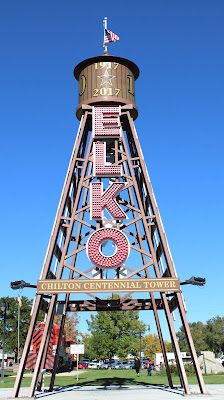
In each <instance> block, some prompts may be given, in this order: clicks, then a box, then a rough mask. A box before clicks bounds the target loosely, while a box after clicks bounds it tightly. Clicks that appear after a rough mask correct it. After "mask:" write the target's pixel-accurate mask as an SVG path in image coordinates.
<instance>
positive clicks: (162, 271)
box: [13, 53, 206, 397]
mask: <svg viewBox="0 0 224 400" xmlns="http://www.w3.org/2000/svg"><path fill="white" fill-rule="evenodd" d="M74 75H75V78H76V79H77V80H78V82H79V104H78V107H77V112H76V115H77V118H78V119H79V120H80V126H79V129H78V133H77V137H76V140H75V143H74V148H73V151H72V156H71V160H70V163H69V166H68V171H67V175H66V178H65V183H64V187H63V190H62V195H61V199H60V202H59V206H58V210H57V213H56V217H55V222H54V225H53V229H52V233H51V236H50V241H49V245H48V248H47V252H46V257H45V260H44V264H43V268H42V271H41V276H40V281H39V282H38V287H37V294H36V297H35V301H34V306H33V309H32V316H31V321H30V327H29V331H28V334H27V338H26V343H25V346H24V351H23V355H22V359H21V362H20V366H19V371H18V374H17V378H16V382H15V387H14V393H13V396H14V397H17V396H18V393H19V389H20V385H21V380H22V377H23V373H24V370H25V365H26V360H27V357H28V353H29V348H30V344H31V341H32V336H33V333H34V329H35V325H36V322H37V320H38V314H39V312H40V311H41V310H43V311H44V312H45V327H44V331H43V336H42V340H41V344H40V348H39V353H38V357H37V361H36V366H35V370H34V373H33V377H32V382H31V386H30V393H29V396H30V397H32V396H33V394H34V392H35V389H36V387H37V386H39V387H41V382H42V375H41V371H42V369H43V368H44V366H45V361H46V357H47V347H48V343H49V340H50V334H51V329H52V324H53V319H54V315H55V313H56V312H57V308H58V305H59V304H61V305H62V306H63V313H62V317H61V325H60V335H62V332H63V326H64V323H65V318H66V312H68V311H105V310H106V311H107V310H109V311H111V310H112V311H114V312H118V311H119V310H151V311H152V312H153V314H154V318H155V322H156V326H157V331H158V336H159V340H160V344H161V348H162V352H163V357H164V362H165V368H166V372H167V377H168V382H169V385H170V387H171V388H172V387H173V381H172V376H171V371H170V368H169V364H168V359H167V355H166V349H165V345H164V337H163V330H162V327H161V323H160V319H161V318H160V316H161V314H165V317H166V322H167V325H168V329H169V332H170V337H171V342H172V346H173V351H174V353H175V357H176V364H177V370H178V373H179V377H180V382H181V386H182V387H183V389H184V392H185V393H186V394H190V389H189V385H188V379H187V375H186V372H185V368H184V364H183V361H182V357H181V353H180V349H179V344H178V340H177V336H176V332H175V327H174V324H173V318H172V312H173V311H174V310H177V311H178V312H179V314H180V318H181V321H182V325H183V329H184V333H185V335H186V339H187V342H188V345H189V352H190V354H191V358H192V362H193V365H194V368H195V373H196V376H197V380H198V384H199V387H200V391H201V393H206V388H205V386H204V382H203V377H202V374H201V371H200V368H199V365H198V361H197V355H196V352H195V348H194V344H193V341H192V336H191V332H190V329H189V325H188V322H187V318H186V311H185V307H184V303H183V298H182V294H181V291H180V285H179V279H178V276H177V273H176V270H175V267H174V264H173V261H172V257H171V253H170V250H169V246H168V242H167V238H166V234H165V231H164V228H163V224H162V221H161V217H160V214H159V209H158V206H157V203H156V199H155V196H154V193H153V189H152V185H151V182H150V178H149V174H148V171H147V166H146V164H145V161H144V157H143V153H142V150H141V147H140V141H139V139H138V136H137V132H136V129H135V125H134V120H135V119H136V118H137V116H138V110H137V107H136V104H135V80H136V79H137V78H138V76H139V69H138V67H137V65H136V64H134V63H133V62H132V61H130V60H127V59H124V58H120V57H114V56H111V55H109V54H108V53H105V54H104V55H102V56H98V57H93V58H89V59H86V60H84V61H82V62H81V63H79V64H78V65H77V66H76V68H75V70H74ZM113 293H119V298H113V296H112V294H113ZM108 298H110V300H109V301H108ZM58 343H60V340H59V341H58ZM58 355H59V346H58V348H57V350H56V355H55V358H54V368H53V369H52V371H51V372H52V375H51V384H50V390H52V389H53V387H54V381H55V374H56V370H57V363H58Z"/></svg>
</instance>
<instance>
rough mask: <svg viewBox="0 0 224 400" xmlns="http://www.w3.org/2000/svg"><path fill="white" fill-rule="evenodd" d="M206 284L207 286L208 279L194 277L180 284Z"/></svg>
mask: <svg viewBox="0 0 224 400" xmlns="http://www.w3.org/2000/svg"><path fill="white" fill-rule="evenodd" d="M205 284H206V279H205V278H202V277H200V276H192V277H191V278H189V279H187V280H186V281H183V282H180V285H195V286H204V285H205Z"/></svg>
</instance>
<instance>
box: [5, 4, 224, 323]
mask: <svg viewBox="0 0 224 400" xmlns="http://www.w3.org/2000/svg"><path fill="white" fill-rule="evenodd" d="M136 4H137V5H136ZM136 4H133V5H132V3H130V2H129V3H127V2H118V3H113V5H112V4H111V3H108V5H107V3H106V2H105V1H95V2H92V1H87V2H84V3H83V2H81V1H71V0H66V1H63V2H62V1H57V0H54V1H52V0H47V1H42V0H40V1H38V2H31V1H25V0H21V1H20V2H18V1H15V0H14V1H10V0H9V1H7V2H6V1H5V2H4V1H2V2H1V5H0V31H1V33H0V37H1V74H0V87H1V91H0V109H1V118H0V131H1V135H0V141H1V158H0V162H1V168H0V171H1V225H2V228H1V231H0V235H1V281H0V296H6V295H10V296H14V295H16V293H15V292H14V291H12V290H10V287H9V285H10V281H13V280H17V279H25V280H27V281H29V282H32V283H33V282H36V280H37V279H38V278H39V274H40V270H41V267H42V262H43V259H44V255H45V251H46V248H47V244H48V240H49V235H50V232H51V228H52V224H53V220H54V216H55V212H56V209H57V204H58V201H59V197H60V192H61V189H62V185H63V181H64V176H65V173H66V169H67V165H68V162H69V158H70V154H71V150H72V146H73V143H74V138H75V135H76V132H77V127H78V121H77V120H76V117H75V108H76V105H77V84H76V81H75V79H74V77H73V68H74V67H75V65H76V64H77V63H79V62H80V61H82V60H83V59H85V58H89V57H92V56H95V55H100V54H102V51H103V49H102V39H103V30H102V20H103V17H104V16H107V17H108V27H109V29H111V30H113V31H114V32H115V33H117V34H118V35H119V36H120V41H119V42H117V43H115V44H111V45H110V48H109V51H110V53H111V54H113V55H118V56H122V57H125V58H129V59H131V60H133V61H134V62H135V63H136V64H137V65H138V66H139V68H140V71H141V74H140V77H139V79H138V81H137V84H136V102H137V105H138V108H139V117H138V119H137V121H136V127H137V131H138V135H139V137H140V141H141V145H142V148H143V152H144V156H145V160H146V163H147V165H148V169H149V174H150V177H151V180H152V184H153V187H154V191H155V195H156V198H157V202H158V205H159V208H160V213H161V216H162V219H163V223H164V225H165V229H166V233H167V236H168V240H169V244H170V247H171V251H172V255H173V258H174V261H175V265H176V269H177V272H178V274H179V276H180V278H181V280H184V279H186V278H189V277H191V276H192V275H196V276H204V277H206V279H207V284H206V287H205V288H197V287H192V286H188V287H187V286H185V287H184V288H183V291H184V296H185V300H186V303H187V308H188V319H189V321H191V322H192V321H198V320H201V321H206V320H208V319H209V318H212V317H213V316H216V315H223V306H222V304H223V295H222V293H223V281H224V272H223V270H224V268H223V257H222V251H223V225H224V218H223V217H224V215H223V203H224V199H223V194H224V188H223V169H224V163H223V147H224V146H223V145H224V139H223V137H224V135H223V134H224V132H223V131H224V129H223V128H224V113H223V109H224V74H223V71H224V24H223V20H224V3H223V1H221V0H220V1H219V0H211V1H208V0H203V1H200V0H188V1H172V0H170V1H166V0H163V1H162V0H156V1H150V0H148V1H146V0H143V1H141V0H140V1H139V2H138V3H136ZM23 294H24V295H27V296H28V297H31V296H32V294H33V292H32V291H31V290H29V289H26V290H24V293H23ZM141 317H142V318H143V319H144V320H145V321H146V323H147V324H148V323H150V324H151V323H152V327H153V322H152V319H153V316H152V314H148V313H142V314H141ZM85 319H86V315H83V316H82V324H81V327H82V328H83V329H86V325H85V322H84V321H85ZM177 326H178V321H177Z"/></svg>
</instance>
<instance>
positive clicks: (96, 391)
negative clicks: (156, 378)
mask: <svg viewBox="0 0 224 400" xmlns="http://www.w3.org/2000/svg"><path fill="white" fill-rule="evenodd" d="M207 389H208V392H209V394H208V395H201V394H200V393H199V390H198V386H196V385H195V386H194V385H192V386H191V392H192V394H191V395H190V396H184V394H183V391H182V390H171V389H170V388H168V387H165V386H159V385H148V386H120V387H119V386H114V387H111V386H107V387H102V386H101V387H99V386H85V387H80V386H74V387H72V388H71V387H69V388H67V389H66V388H63V389H60V388H58V389H57V390H55V391H54V392H51V393H41V394H37V398H38V399H40V400H87V399H88V400H104V399H105V400H114V399H115V398H116V400H127V399H128V400H136V399H137V400H149V399H150V400H183V399H184V398H185V399H187V398H189V399H190V400H199V399H201V400H202V399H203V400H223V399H224V385H207ZM11 393H12V389H8V388H7V389H0V399H4V400H9V399H10V396H11ZM27 395H28V388H22V389H21V391H20V396H22V397H23V398H24V397H26V396H27Z"/></svg>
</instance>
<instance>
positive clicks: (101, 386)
mask: <svg viewBox="0 0 224 400" xmlns="http://www.w3.org/2000/svg"><path fill="white" fill-rule="evenodd" d="M139 387H141V389H146V390H147V389H148V390H155V389H156V390H162V391H165V392H170V393H176V394H179V395H184V394H183V389H181V388H180V387H175V388H173V389H172V388H170V387H169V386H168V385H163V384H148V383H144V382H136V380H135V379H132V378H119V377H113V378H98V379H94V380H89V381H85V382H82V383H80V384H77V385H74V384H72V385H67V386H58V387H56V388H55V389H54V391H53V392H48V391H47V392H45V393H43V392H41V393H39V394H37V395H36V397H45V396H50V395H52V394H56V393H63V392H68V391H73V390H74V391H93V390H96V391H98V390H99V391H101V390H138V388H139Z"/></svg>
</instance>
